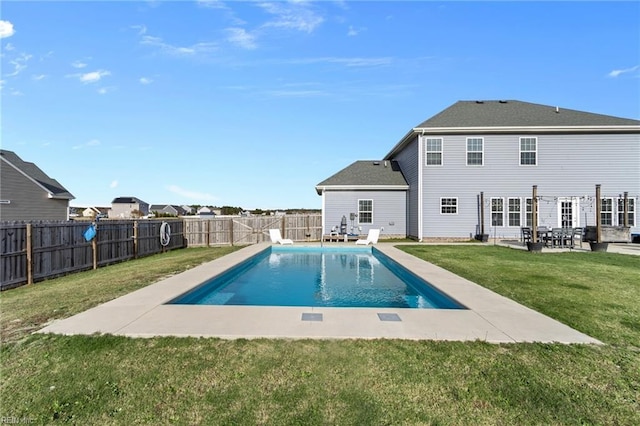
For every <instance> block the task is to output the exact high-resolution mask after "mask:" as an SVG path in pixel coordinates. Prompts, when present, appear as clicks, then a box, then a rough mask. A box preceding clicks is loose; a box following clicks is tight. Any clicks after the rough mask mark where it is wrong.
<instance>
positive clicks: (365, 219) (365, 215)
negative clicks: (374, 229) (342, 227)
mask: <svg viewBox="0 0 640 426" xmlns="http://www.w3.org/2000/svg"><path fill="white" fill-rule="evenodd" d="M358 223H373V200H358Z"/></svg>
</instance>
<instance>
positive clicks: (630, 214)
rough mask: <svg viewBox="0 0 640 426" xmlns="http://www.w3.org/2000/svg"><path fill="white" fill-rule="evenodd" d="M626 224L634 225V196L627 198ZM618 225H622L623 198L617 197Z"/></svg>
mask: <svg viewBox="0 0 640 426" xmlns="http://www.w3.org/2000/svg"><path fill="white" fill-rule="evenodd" d="M627 201H628V204H627V218H628V221H627V224H628V225H629V226H636V220H635V219H636V203H635V201H636V200H635V198H627ZM618 225H619V226H623V225H624V198H618Z"/></svg>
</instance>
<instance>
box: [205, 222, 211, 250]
mask: <svg viewBox="0 0 640 426" xmlns="http://www.w3.org/2000/svg"><path fill="white" fill-rule="evenodd" d="M204 225H205V226H204V232H206V234H205V237H204V239H205V241H206V242H207V247H210V246H211V242H210V240H211V236H210V235H209V234H210V233H211V221H210V220H207V221H206V222H205V223H204Z"/></svg>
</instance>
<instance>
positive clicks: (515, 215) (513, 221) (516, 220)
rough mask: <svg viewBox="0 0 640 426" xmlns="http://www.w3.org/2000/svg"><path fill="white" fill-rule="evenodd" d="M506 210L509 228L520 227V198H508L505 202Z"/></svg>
mask: <svg viewBox="0 0 640 426" xmlns="http://www.w3.org/2000/svg"><path fill="white" fill-rule="evenodd" d="M507 208H508V209H509V213H508V221H509V226H520V218H521V216H522V211H521V208H520V198H509V199H508V200H507Z"/></svg>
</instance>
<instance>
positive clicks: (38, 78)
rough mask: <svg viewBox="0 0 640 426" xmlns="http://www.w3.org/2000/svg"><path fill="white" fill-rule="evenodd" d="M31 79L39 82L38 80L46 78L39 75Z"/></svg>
mask: <svg viewBox="0 0 640 426" xmlns="http://www.w3.org/2000/svg"><path fill="white" fill-rule="evenodd" d="M31 78H32V79H34V80H35V81H40V80H44V79H45V78H47V76H46V74H40V75H34V76H32V77H31Z"/></svg>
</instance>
